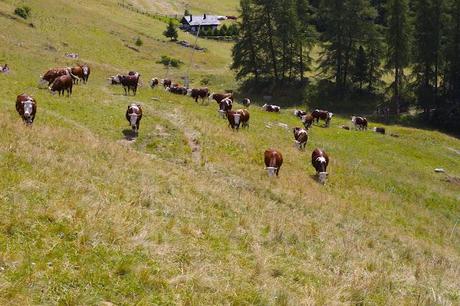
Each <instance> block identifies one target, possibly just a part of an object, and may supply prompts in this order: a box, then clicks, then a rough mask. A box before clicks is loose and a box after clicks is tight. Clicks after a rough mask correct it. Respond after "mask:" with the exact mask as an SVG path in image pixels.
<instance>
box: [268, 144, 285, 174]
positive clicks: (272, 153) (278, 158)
mask: <svg viewBox="0 0 460 306" xmlns="http://www.w3.org/2000/svg"><path fill="white" fill-rule="evenodd" d="M264 161H265V167H266V169H267V170H268V175H269V176H274V175H275V174H276V176H278V175H279V172H280V168H281V165H282V164H283V155H281V153H280V152H278V151H277V150H274V149H268V150H266V151H265V153H264Z"/></svg>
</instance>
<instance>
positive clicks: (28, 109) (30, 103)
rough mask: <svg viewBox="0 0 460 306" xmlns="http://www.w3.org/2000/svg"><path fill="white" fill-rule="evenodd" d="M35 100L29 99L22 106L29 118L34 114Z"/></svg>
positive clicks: (25, 115)
mask: <svg viewBox="0 0 460 306" xmlns="http://www.w3.org/2000/svg"><path fill="white" fill-rule="evenodd" d="M33 105H34V102H33V101H32V100H30V99H29V100H27V101H24V102H22V106H23V108H24V117H26V118H29V117H30V115H32V110H33Z"/></svg>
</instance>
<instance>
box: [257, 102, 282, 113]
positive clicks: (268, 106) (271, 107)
mask: <svg viewBox="0 0 460 306" xmlns="http://www.w3.org/2000/svg"><path fill="white" fill-rule="evenodd" d="M262 108H263V109H264V110H265V111H267V112H269V113H279V112H280V110H281V107H279V106H278V105H272V104H264V105H263V106H262Z"/></svg>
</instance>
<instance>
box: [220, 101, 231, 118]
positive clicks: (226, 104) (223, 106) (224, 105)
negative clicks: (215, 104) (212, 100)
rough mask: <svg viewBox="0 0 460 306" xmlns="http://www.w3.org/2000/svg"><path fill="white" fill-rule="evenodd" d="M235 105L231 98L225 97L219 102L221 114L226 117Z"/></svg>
mask: <svg viewBox="0 0 460 306" xmlns="http://www.w3.org/2000/svg"><path fill="white" fill-rule="evenodd" d="M232 107H233V102H232V100H230V99H229V98H226V99H223V100H222V101H220V103H219V114H220V115H221V116H222V118H225V116H227V113H228V112H229V111H231V110H232Z"/></svg>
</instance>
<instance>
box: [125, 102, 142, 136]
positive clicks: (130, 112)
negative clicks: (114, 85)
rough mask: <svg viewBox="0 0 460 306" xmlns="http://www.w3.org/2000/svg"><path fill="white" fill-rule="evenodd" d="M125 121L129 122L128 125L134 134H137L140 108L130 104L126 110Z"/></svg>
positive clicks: (140, 115)
mask: <svg viewBox="0 0 460 306" xmlns="http://www.w3.org/2000/svg"><path fill="white" fill-rule="evenodd" d="M125 116H126V120H128V121H129V125H130V126H131V128H132V129H133V132H134V133H138V132H139V127H140V124H141V119H142V107H141V105H140V104H136V103H132V104H130V105H129V106H128V109H127V110H126V114H125Z"/></svg>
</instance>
